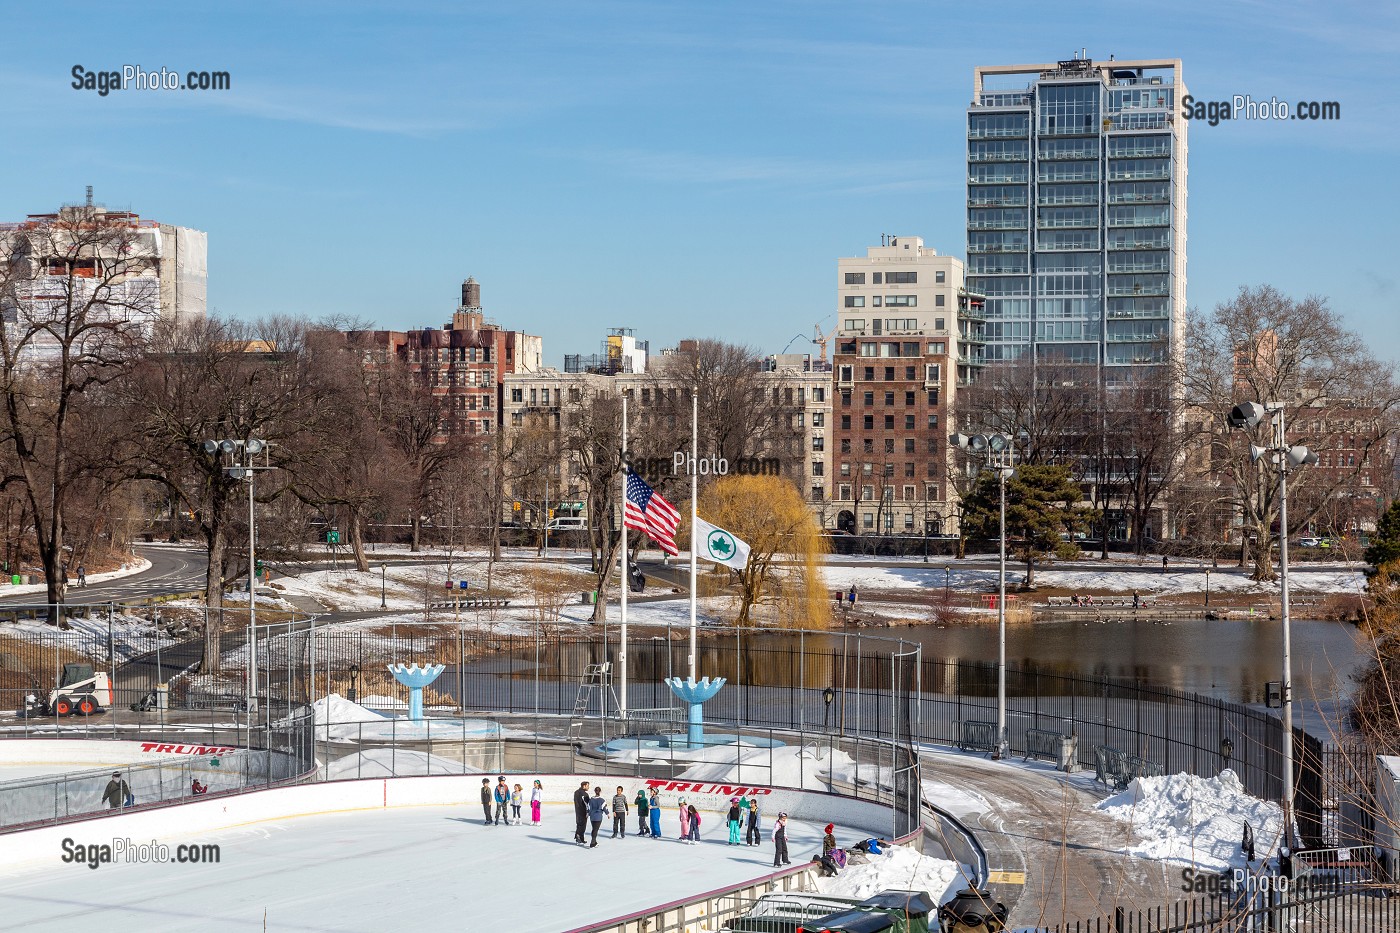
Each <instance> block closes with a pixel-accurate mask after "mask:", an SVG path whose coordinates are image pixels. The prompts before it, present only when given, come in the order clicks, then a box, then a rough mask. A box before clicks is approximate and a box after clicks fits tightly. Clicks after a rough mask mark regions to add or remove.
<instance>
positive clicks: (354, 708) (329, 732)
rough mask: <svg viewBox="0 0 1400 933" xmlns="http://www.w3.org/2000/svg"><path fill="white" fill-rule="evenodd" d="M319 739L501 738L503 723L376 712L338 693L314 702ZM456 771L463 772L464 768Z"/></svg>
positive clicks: (437, 739) (391, 740)
mask: <svg viewBox="0 0 1400 933" xmlns="http://www.w3.org/2000/svg"><path fill="white" fill-rule="evenodd" d="M312 709H313V710H314V711H315V715H316V738H317V739H318V740H322V741H325V740H337V739H338V740H341V741H351V742H361V741H365V742H395V741H401V742H422V741H429V740H431V741H444V742H452V741H462V740H464V739H482V738H497V737H499V736H500V735H501V727H500V726H499V725H497V724H496V723H494V722H491V721H490V720H486V719H424V720H422V721H421V722H414V721H413V720H410V719H399V718H396V717H394V716H387V715H385V714H384V713H376V712H375V711H374V710H372V709H366V708H365V707H363V706H361V705H360V704H358V703H355V702H352V701H350V700H347V699H345V698H344V697H342V696H341V695H340V694H338V693H332V694H330V695H328V696H325V697H322V698H321V699H319V700H317V701H316V702H315V703H313V704H312ZM455 773H459V774H460V773H461V771H460V769H459V770H458V771H457V772H455Z"/></svg>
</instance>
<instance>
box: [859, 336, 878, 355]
mask: <svg viewBox="0 0 1400 933" xmlns="http://www.w3.org/2000/svg"><path fill="white" fill-rule="evenodd" d="M860 355H861V356H879V355H880V345H879V344H878V343H876V342H875V341H873V340H865V341H862V342H861V345H860Z"/></svg>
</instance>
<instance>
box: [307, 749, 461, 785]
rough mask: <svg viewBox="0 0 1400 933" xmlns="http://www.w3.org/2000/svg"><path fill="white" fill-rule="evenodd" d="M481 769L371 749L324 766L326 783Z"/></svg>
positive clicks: (439, 758) (436, 757) (421, 754)
mask: <svg viewBox="0 0 1400 933" xmlns="http://www.w3.org/2000/svg"><path fill="white" fill-rule="evenodd" d="M481 773H482V771H481V769H480V768H473V767H472V766H471V765H467V764H463V763H462V762H460V761H453V760H452V759H451V758H443V757H442V756H440V755H430V754H428V753H426V752H415V751H410V750H408V749H402V748H374V749H370V750H369V751H363V752H356V753H355V754H353V755H346V756H345V757H344V758H337V759H336V760H335V761H332V762H331V763H330V764H328V765H326V769H325V776H326V780H328V781H339V780H348V779H352V778H384V777H420V776H422V775H427V774H481Z"/></svg>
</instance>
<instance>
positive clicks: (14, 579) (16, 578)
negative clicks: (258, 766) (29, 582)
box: [10, 573, 24, 586]
mask: <svg viewBox="0 0 1400 933" xmlns="http://www.w3.org/2000/svg"><path fill="white" fill-rule="evenodd" d="M23 582H24V580H23V579H21V577H20V575H19V574H17V573H16V574H11V576H10V585H11V586H19V585H20V584H21V583H23Z"/></svg>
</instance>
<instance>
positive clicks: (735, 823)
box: [726, 797, 743, 846]
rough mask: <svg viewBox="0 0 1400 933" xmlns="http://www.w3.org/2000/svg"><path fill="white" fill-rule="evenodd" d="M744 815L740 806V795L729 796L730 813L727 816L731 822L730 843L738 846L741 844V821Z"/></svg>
mask: <svg viewBox="0 0 1400 933" xmlns="http://www.w3.org/2000/svg"><path fill="white" fill-rule="evenodd" d="M742 815H743V810H742V808H740V806H739V798H738V797H730V798H729V815H728V816H727V817H726V820H727V822H728V823H729V844H730V845H732V846H737V845H738V844H739V822H740V817H742Z"/></svg>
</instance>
